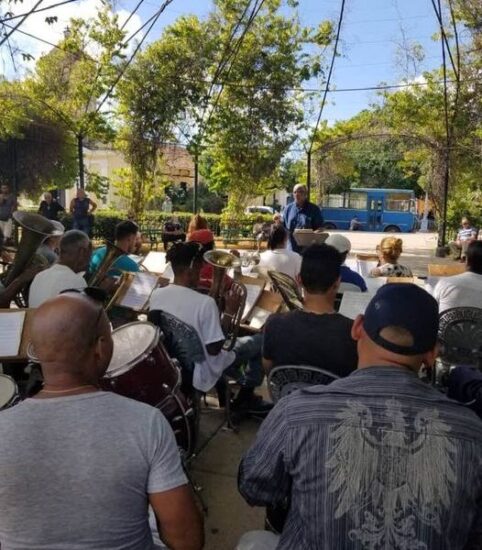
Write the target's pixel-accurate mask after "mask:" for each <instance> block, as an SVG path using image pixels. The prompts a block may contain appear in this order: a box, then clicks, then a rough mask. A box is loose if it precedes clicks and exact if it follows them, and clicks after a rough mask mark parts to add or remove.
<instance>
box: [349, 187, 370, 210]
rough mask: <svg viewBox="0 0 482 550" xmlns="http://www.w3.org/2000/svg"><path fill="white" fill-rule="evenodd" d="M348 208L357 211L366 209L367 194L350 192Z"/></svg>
mask: <svg viewBox="0 0 482 550" xmlns="http://www.w3.org/2000/svg"><path fill="white" fill-rule="evenodd" d="M348 208H355V209H357V210H366V209H367V194H366V193H363V192H359V193H358V192H356V191H355V192H351V193H350V194H349V195H348Z"/></svg>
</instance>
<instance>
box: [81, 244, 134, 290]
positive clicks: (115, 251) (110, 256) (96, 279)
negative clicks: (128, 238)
mask: <svg viewBox="0 0 482 550" xmlns="http://www.w3.org/2000/svg"><path fill="white" fill-rule="evenodd" d="M105 245H106V248H107V251H106V254H105V256H104V259H103V260H102V262H101V264H100V265H99V268H98V269H97V271H95V272H94V273H92V274H91V275H90V276H89V280H88V285H89V286H99V284H100V283H101V282H102V281H103V280H104V279H105V277H106V276H107V273H108V272H109V271H110V269H111V268H112V266H113V265H114V262H115V261H116V260H117V258H119V257H120V256H123V255H124V254H125V252H124V251H123V250H122V249H121V248H119V247H118V246H116V245H115V244H113V243H111V242H109V241H105Z"/></svg>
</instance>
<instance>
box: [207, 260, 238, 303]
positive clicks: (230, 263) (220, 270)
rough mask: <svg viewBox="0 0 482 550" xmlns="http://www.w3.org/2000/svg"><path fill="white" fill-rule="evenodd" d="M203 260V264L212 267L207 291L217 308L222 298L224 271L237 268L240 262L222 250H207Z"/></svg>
mask: <svg viewBox="0 0 482 550" xmlns="http://www.w3.org/2000/svg"><path fill="white" fill-rule="evenodd" d="M203 258H204V261H205V262H207V263H208V264H210V265H212V266H213V267H214V273H213V283H212V285H211V288H210V290H209V296H211V298H214V300H215V302H216V303H217V304H218V306H219V305H220V302H221V300H222V297H223V296H224V276H225V275H226V271H227V270H228V269H230V268H232V267H239V266H240V265H241V261H240V259H239V258H237V257H236V256H235V255H234V254H231V253H230V252H224V251H222V250H208V251H207V252H205V253H204V256H203Z"/></svg>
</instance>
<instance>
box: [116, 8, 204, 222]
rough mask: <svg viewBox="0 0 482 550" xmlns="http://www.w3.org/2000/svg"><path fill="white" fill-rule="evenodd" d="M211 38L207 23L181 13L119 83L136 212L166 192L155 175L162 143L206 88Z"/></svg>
mask: <svg viewBox="0 0 482 550" xmlns="http://www.w3.org/2000/svg"><path fill="white" fill-rule="evenodd" d="M214 41H215V38H214V37H213V36H212V35H211V34H210V33H209V32H208V28H207V26H206V24H205V23H203V22H201V21H199V20H198V19H197V18H196V17H182V18H180V19H178V20H177V21H176V22H175V23H174V24H173V25H172V26H170V27H168V28H167V29H166V30H165V31H164V33H163V35H162V37H161V39H160V40H158V41H156V42H154V43H152V44H151V45H150V46H149V47H148V48H147V49H146V50H145V51H144V52H143V53H141V54H140V55H139V56H138V57H137V58H136V59H135V61H134V62H133V63H132V65H131V66H130V67H129V69H128V70H127V71H126V74H125V78H124V79H123V80H122V81H121V83H120V84H119V88H118V99H119V108H118V113H119V117H120V120H121V121H122V127H121V129H120V131H119V135H118V139H117V143H118V145H119V147H120V149H121V150H122V151H123V153H124V156H125V158H126V160H127V161H128V162H129V163H130V166H131V171H130V176H129V179H128V180H125V184H127V185H128V186H130V190H128V189H127V187H125V191H126V193H127V194H128V195H129V196H130V197H131V199H130V209H131V210H132V212H133V213H134V214H135V215H136V216H138V215H139V214H140V213H141V212H142V210H143V209H144V207H145V205H146V203H147V202H148V201H149V200H150V198H153V197H154V196H156V195H157V196H159V195H162V194H163V192H164V185H165V184H167V182H164V180H163V179H162V178H159V177H157V176H156V174H159V172H160V164H161V163H162V153H161V146H162V144H163V143H164V142H167V141H170V140H175V139H176V126H179V125H181V124H184V123H185V122H186V121H187V120H189V119H190V117H193V116H195V112H196V108H197V106H198V105H199V104H200V103H201V100H202V97H203V95H204V94H205V93H206V89H207V84H206V82H205V80H204V79H205V75H206V72H207V67H208V66H209V64H210V63H211V62H212V50H213V48H214Z"/></svg>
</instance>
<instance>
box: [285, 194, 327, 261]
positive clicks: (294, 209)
mask: <svg viewBox="0 0 482 550" xmlns="http://www.w3.org/2000/svg"><path fill="white" fill-rule="evenodd" d="M293 197H294V199H295V200H294V201H293V202H292V203H291V204H288V206H287V207H286V208H285V210H284V212H283V223H284V226H285V227H286V229H287V231H288V233H289V235H290V245H291V250H294V251H295V252H300V251H301V247H300V246H299V245H298V244H297V243H296V241H295V238H294V236H293V233H294V231H295V229H313V231H316V230H317V229H320V228H321V226H322V225H323V216H322V215H321V210H320V209H319V207H318V206H316V204H313V203H312V202H310V201H309V200H308V191H307V189H306V186H305V185H303V184H301V183H298V184H297V185H295V186H294V188H293Z"/></svg>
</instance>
